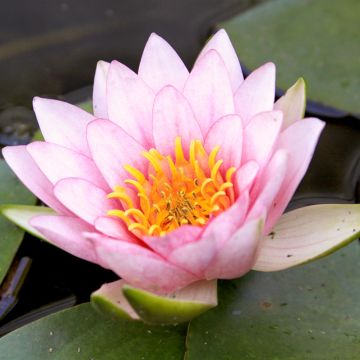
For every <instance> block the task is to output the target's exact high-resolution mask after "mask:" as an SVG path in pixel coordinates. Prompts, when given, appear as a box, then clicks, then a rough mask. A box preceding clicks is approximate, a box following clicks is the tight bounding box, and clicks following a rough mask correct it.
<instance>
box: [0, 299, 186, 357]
mask: <svg viewBox="0 0 360 360" xmlns="http://www.w3.org/2000/svg"><path fill="white" fill-rule="evenodd" d="M185 331H186V327H184V326H177V327H174V326H172V327H160V326H148V325H145V324H144V323H142V322H135V321H133V322H129V321H120V320H119V319H118V320H117V321H114V320H112V319H109V318H105V317H104V316H103V315H101V314H99V313H97V312H96V311H95V310H94V309H93V308H92V306H91V305H90V304H83V305H80V306H77V307H74V308H71V309H68V310H65V311H61V312H59V313H56V314H53V315H50V316H48V317H45V318H43V319H41V320H38V321H36V322H34V323H32V324H29V325H27V326H25V327H23V328H21V329H19V330H17V331H14V332H13V333H11V334H9V335H7V336H5V337H3V338H2V339H1V340H0V354H1V360H15V359H16V360H20V359H26V360H47V359H51V360H62V359H64V360H70V359H71V360H76V359H79V360H84V359H87V360H90V359H93V360H122V359H123V360H130V359H131V360H141V359H146V360H151V359H153V360H158V359H166V360H168V359H169V360H181V359H183V354H184V351H185Z"/></svg>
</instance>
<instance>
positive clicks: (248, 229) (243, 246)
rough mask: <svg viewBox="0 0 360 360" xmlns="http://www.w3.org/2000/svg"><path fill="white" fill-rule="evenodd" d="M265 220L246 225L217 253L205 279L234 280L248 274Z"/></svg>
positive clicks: (253, 261) (254, 258)
mask: <svg viewBox="0 0 360 360" xmlns="http://www.w3.org/2000/svg"><path fill="white" fill-rule="evenodd" d="M262 225H263V220H262V219H260V220H253V221H250V222H247V223H245V224H244V226H243V227H241V228H240V229H239V230H238V231H237V232H236V233H235V234H233V235H232V237H231V238H230V239H229V240H227V241H226V242H225V243H224V244H223V246H222V247H221V248H220V249H219V251H218V252H217V254H216V256H215V259H214V260H213V261H212V263H211V264H210V266H209V268H208V269H207V270H206V272H205V278H206V279H208V280H211V279H234V278H238V277H240V276H242V275H244V274H245V273H247V272H248V271H249V270H250V269H251V268H252V267H253V265H254V263H255V260H256V254H257V249H258V245H259V241H260V239H261V235H262Z"/></svg>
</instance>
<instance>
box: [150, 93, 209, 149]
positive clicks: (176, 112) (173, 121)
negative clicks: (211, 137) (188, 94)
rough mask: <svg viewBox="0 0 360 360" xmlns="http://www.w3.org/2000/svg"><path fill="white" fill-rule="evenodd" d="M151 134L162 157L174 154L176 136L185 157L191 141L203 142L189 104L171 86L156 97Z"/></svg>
mask: <svg viewBox="0 0 360 360" xmlns="http://www.w3.org/2000/svg"><path fill="white" fill-rule="evenodd" d="M153 134H154V142H155V147H156V149H157V150H159V151H160V153H162V154H163V155H172V154H174V146H175V138H176V137H177V136H180V137H181V143H182V146H183V149H184V152H185V155H186V156H187V153H188V149H189V146H190V142H191V140H201V142H203V136H202V134H201V130H200V127H199V124H198V123H197V121H196V119H195V117H194V113H193V111H192V109H191V107H190V105H189V103H188V102H187V100H186V98H185V97H184V96H183V95H182V94H181V93H180V92H179V91H178V90H176V89H175V88H174V87H173V86H166V87H164V88H163V89H162V90H161V91H160V92H159V93H158V94H157V95H156V98H155V103H154V109H153Z"/></svg>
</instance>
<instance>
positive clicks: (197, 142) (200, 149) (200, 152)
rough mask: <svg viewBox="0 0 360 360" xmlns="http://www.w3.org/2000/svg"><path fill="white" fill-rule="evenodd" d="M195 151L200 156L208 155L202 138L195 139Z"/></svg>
mask: <svg viewBox="0 0 360 360" xmlns="http://www.w3.org/2000/svg"><path fill="white" fill-rule="evenodd" d="M195 149H196V150H195V153H196V155H199V156H206V155H207V154H206V151H205V149H204V147H203V144H202V143H201V141H200V140H195Z"/></svg>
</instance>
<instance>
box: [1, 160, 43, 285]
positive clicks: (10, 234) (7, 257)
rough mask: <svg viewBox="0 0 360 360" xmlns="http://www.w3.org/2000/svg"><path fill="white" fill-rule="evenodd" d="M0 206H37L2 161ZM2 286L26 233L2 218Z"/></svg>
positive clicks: (33, 198) (32, 197) (32, 196)
mask: <svg viewBox="0 0 360 360" xmlns="http://www.w3.org/2000/svg"><path fill="white" fill-rule="evenodd" d="M0 179H1V181H0V205H2V204H5V203H12V204H29V205H32V204H35V201H36V199H35V197H34V195H32V194H31V193H30V192H29V191H28V190H27V189H26V188H25V187H24V186H23V185H22V184H21V182H20V181H19V180H18V179H17V178H16V176H15V175H14V174H13V172H12V171H11V170H10V168H9V167H8V166H7V164H6V163H5V161H3V160H0ZM0 234H1V236H0V249H1V251H0V284H1V283H2V281H3V280H4V278H5V275H6V274H7V271H8V269H9V267H10V265H11V263H12V261H13V258H14V256H15V254H16V252H17V250H18V248H19V246H20V244H21V241H22V239H23V237H24V231H23V230H21V229H19V228H18V227H17V226H15V225H14V224H12V223H10V222H9V221H8V220H6V219H5V218H4V217H2V216H0Z"/></svg>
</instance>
